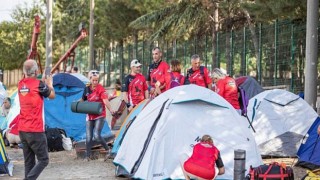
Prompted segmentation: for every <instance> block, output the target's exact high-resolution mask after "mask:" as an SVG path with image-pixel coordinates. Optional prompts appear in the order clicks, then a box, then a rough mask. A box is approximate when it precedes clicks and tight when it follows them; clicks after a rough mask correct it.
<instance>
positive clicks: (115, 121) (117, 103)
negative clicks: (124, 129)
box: [106, 96, 128, 130]
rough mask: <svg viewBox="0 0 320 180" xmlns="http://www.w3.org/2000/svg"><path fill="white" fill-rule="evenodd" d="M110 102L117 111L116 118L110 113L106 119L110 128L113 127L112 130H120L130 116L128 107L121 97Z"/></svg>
mask: <svg viewBox="0 0 320 180" xmlns="http://www.w3.org/2000/svg"><path fill="white" fill-rule="evenodd" d="M109 101H110V105H111V107H112V109H113V110H116V115H115V116H114V115H112V114H111V113H110V111H107V112H106V119H107V122H108V125H109V127H111V129H112V130H119V129H120V126H121V124H122V123H123V121H124V120H125V118H126V117H127V115H128V109H127V106H125V104H123V103H125V102H123V100H122V97H121V96H117V97H114V98H112V99H111V100H109ZM112 125H113V126H112ZM112 127H113V128H112Z"/></svg>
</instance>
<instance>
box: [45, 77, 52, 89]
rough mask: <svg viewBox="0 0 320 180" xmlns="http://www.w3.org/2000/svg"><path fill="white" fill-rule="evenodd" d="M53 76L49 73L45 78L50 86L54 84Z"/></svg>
mask: <svg viewBox="0 0 320 180" xmlns="http://www.w3.org/2000/svg"><path fill="white" fill-rule="evenodd" d="M52 82H53V80H52V76H51V75H48V76H47V77H46V78H45V83H46V84H47V85H48V86H49V87H53V86H52Z"/></svg>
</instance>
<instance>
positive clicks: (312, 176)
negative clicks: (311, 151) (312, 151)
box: [304, 169, 320, 180]
mask: <svg viewBox="0 0 320 180" xmlns="http://www.w3.org/2000/svg"><path fill="white" fill-rule="evenodd" d="M304 180H320V169H316V170H313V171H309V170H307V176H306V177H305V178H304Z"/></svg>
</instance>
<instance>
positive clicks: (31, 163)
mask: <svg viewBox="0 0 320 180" xmlns="http://www.w3.org/2000/svg"><path fill="white" fill-rule="evenodd" d="M19 136H20V139H21V143H22V144H23V148H22V149H23V157H24V172H25V179H27V180H33V179H37V178H38V177H39V175H40V174H41V172H42V171H43V169H44V168H45V167H46V166H47V165H48V164H49V155H48V145H47V137H46V135H45V133H44V132H41V133H40V132H22V131H20V132H19ZM36 157H37V160H38V162H37V163H36Z"/></svg>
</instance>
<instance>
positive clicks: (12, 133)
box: [5, 114, 21, 148]
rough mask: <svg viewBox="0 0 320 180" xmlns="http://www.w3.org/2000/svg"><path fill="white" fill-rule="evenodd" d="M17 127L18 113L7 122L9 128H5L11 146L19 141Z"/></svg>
mask: <svg viewBox="0 0 320 180" xmlns="http://www.w3.org/2000/svg"><path fill="white" fill-rule="evenodd" d="M18 127H19V114H18V115H17V116H16V117H15V118H14V119H13V120H12V121H11V123H10V124H9V128H8V129H7V130H6V133H5V135H6V137H7V140H8V141H9V143H10V147H11V148H13V147H15V145H18V144H20V143H21V140H20V137H19V130H18Z"/></svg>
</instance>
